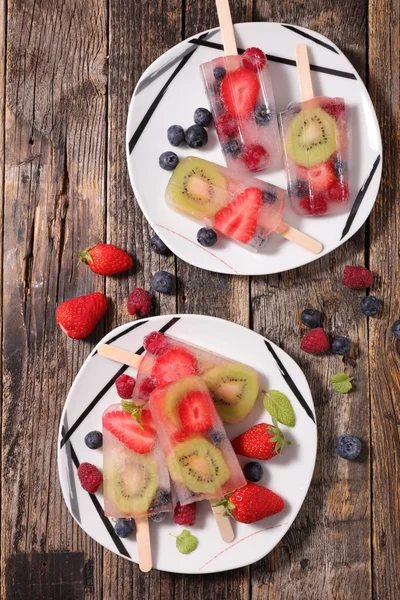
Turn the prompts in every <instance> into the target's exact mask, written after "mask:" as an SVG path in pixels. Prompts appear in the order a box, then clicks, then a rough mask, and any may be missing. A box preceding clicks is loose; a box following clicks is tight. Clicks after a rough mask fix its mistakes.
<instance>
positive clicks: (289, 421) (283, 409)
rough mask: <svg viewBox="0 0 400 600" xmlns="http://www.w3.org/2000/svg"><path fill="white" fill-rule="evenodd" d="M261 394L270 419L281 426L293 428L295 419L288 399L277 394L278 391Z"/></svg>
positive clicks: (283, 395) (279, 393)
mask: <svg viewBox="0 0 400 600" xmlns="http://www.w3.org/2000/svg"><path fill="white" fill-rule="evenodd" d="M263 394H264V398H263V404H264V408H265V410H266V411H268V412H269V414H270V415H271V417H272V418H273V419H276V420H277V421H278V422H279V423H282V425H286V426H287V427H294V426H295V424H296V417H295V414H294V410H293V407H292V404H291V402H290V400H289V398H288V397H287V396H285V394H282V392H278V390H270V391H269V392H266V391H263Z"/></svg>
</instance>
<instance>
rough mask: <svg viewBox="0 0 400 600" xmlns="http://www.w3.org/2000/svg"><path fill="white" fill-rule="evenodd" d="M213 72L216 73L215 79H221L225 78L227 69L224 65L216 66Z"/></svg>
mask: <svg viewBox="0 0 400 600" xmlns="http://www.w3.org/2000/svg"><path fill="white" fill-rule="evenodd" d="M213 73H214V77H215V79H216V80H217V81H221V79H223V78H224V77H225V75H226V69H224V67H221V66H218V67H214V70H213Z"/></svg>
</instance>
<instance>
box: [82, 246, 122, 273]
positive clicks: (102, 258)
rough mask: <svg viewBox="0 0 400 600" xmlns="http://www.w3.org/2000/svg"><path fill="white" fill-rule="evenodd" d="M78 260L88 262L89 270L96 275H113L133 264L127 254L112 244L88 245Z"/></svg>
mask: <svg viewBox="0 0 400 600" xmlns="http://www.w3.org/2000/svg"><path fill="white" fill-rule="evenodd" d="M79 262H84V263H86V264H88V265H89V268H90V270H91V271H93V273H97V274H98V275H115V274H116V273H122V271H127V270H128V269H130V268H131V267H132V265H133V260H132V258H131V257H130V256H129V254H127V253H126V252H124V250H121V249H120V248H117V246H114V244H97V246H89V247H88V248H86V250H83V252H81V253H80V255H79Z"/></svg>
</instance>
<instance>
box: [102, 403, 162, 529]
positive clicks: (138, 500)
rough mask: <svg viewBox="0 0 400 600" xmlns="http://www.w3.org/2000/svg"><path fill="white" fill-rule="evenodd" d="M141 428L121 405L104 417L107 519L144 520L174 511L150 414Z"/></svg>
mask: <svg viewBox="0 0 400 600" xmlns="http://www.w3.org/2000/svg"><path fill="white" fill-rule="evenodd" d="M142 426H143V429H141V428H140V426H139V424H138V423H137V422H136V421H135V419H134V418H133V417H132V416H131V415H130V414H129V413H127V412H124V411H123V410H121V406H120V404H112V405H111V406H109V407H108V408H107V409H106V410H105V411H104V413H103V489H104V514H105V515H106V516H107V517H114V518H119V517H133V518H138V517H143V516H147V515H152V514H156V513H159V512H167V511H171V510H172V502H171V488H170V480H169V475H168V469H167V467H166V465H165V461H164V458H163V455H162V452H161V449H160V446H159V443H158V440H157V436H156V431H155V428H154V425H153V421H152V418H151V414H150V411H149V410H143V411H142Z"/></svg>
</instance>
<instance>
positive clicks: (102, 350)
mask: <svg viewBox="0 0 400 600" xmlns="http://www.w3.org/2000/svg"><path fill="white" fill-rule="evenodd" d="M97 352H98V353H99V354H100V356H104V357H105V358H109V359H111V360H114V361H116V362H118V363H122V364H124V365H128V366H130V367H134V368H135V369H138V368H139V365H140V363H141V361H142V357H141V356H140V355H139V354H134V353H133V352H129V351H128V350H123V349H122V348H116V347H115V346H111V345H110V344H101V345H100V346H98V348H97ZM210 505H211V509H212V511H213V513H214V517H215V522H216V523H217V527H218V529H219V532H220V535H221V538H222V539H223V541H224V542H231V541H232V540H233V538H234V533H233V529H232V523H231V521H230V519H229V517H228V515H224V514H222V511H219V510H218V509H221V508H222V507H219V506H217V507H213V506H212V504H211V502H210ZM140 520H144V519H138V521H140ZM145 520H146V522H147V518H146V519H145ZM135 522H136V521H135ZM147 528H148V523H147ZM136 531H137V529H136ZM138 544H139V540H138ZM149 544H150V541H149ZM138 550H139V547H138ZM139 558H140V556H139ZM150 562H151V555H150ZM139 566H140V562H139ZM140 568H141V567H140ZM150 569H151V566H150ZM150 569H149V570H150ZM141 570H142V571H143V569H142V568H141Z"/></svg>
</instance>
